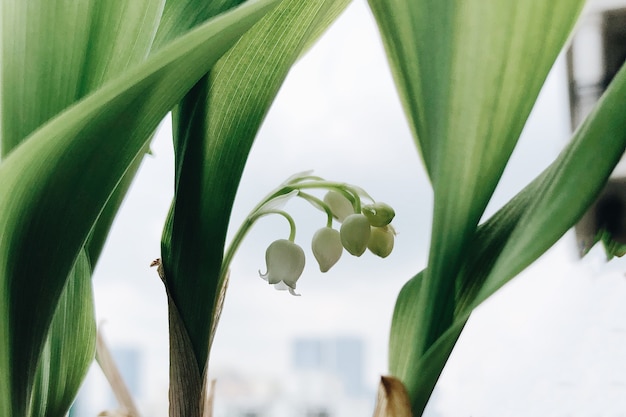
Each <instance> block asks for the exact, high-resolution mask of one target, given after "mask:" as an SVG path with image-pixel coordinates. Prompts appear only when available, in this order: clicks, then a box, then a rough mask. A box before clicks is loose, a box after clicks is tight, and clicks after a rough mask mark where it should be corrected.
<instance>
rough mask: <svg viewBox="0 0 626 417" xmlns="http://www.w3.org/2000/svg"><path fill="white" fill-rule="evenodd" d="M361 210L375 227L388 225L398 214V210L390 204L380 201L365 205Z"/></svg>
mask: <svg viewBox="0 0 626 417" xmlns="http://www.w3.org/2000/svg"><path fill="white" fill-rule="evenodd" d="M361 211H362V212H363V214H364V215H365V217H367V220H369V221H370V224H371V225H372V226H375V227H384V226H387V225H388V224H389V223H391V221H392V220H393V218H394V217H395V216H396V212H395V211H394V209H393V208H392V207H391V206H390V205H389V204H386V203H380V202H378V203H373V204H368V205H366V206H363V209H362V210H361Z"/></svg>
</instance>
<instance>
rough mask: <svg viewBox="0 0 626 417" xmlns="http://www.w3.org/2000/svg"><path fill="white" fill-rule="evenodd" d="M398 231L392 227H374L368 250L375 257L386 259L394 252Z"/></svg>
mask: <svg viewBox="0 0 626 417" xmlns="http://www.w3.org/2000/svg"><path fill="white" fill-rule="evenodd" d="M395 235H396V231H395V230H394V229H393V227H392V226H391V225H387V226H385V227H372V232H371V234H370V239H369V241H368V242H367V248H368V249H369V250H370V252H372V253H373V254H374V255H377V256H380V257H381V258H386V257H387V256H389V254H390V253H391V251H392V250H393V243H394V240H395Z"/></svg>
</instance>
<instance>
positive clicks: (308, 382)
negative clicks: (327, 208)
mask: <svg viewBox="0 0 626 417" xmlns="http://www.w3.org/2000/svg"><path fill="white" fill-rule="evenodd" d="M620 7H626V1H621V2H615V1H613V2H610V1H595V2H592V3H591V4H590V5H589V8H588V10H587V12H586V14H585V18H584V19H583V20H582V22H581V23H580V25H579V33H580V35H579V36H578V37H577V38H575V39H574V41H573V42H572V45H573V47H572V50H571V52H570V53H569V54H567V55H566V54H563V56H562V57H561V58H559V60H558V61H557V63H556V64H555V66H554V68H553V70H552V72H551V74H550V76H549V77H548V80H547V82H546V84H545V87H544V89H543V91H542V93H541V95H540V98H539V101H538V102H537V105H536V106H535V108H534V110H533V113H532V115H531V117H530V120H529V121H528V124H527V126H526V128H525V130H524V133H523V135H522V138H521V140H520V142H519V144H518V146H517V148H516V150H515V152H514V154H513V157H512V159H511V161H510V164H509V166H508V167H507V170H506V171H505V174H504V176H503V178H502V181H501V183H500V185H499V187H498V189H497V191H496V193H495V195H494V197H493V200H492V201H491V203H490V205H489V207H488V210H487V213H486V215H485V218H486V217H487V216H489V215H491V214H493V213H494V212H495V211H496V210H497V209H498V208H499V207H500V206H501V205H503V204H504V203H505V202H506V201H508V199H510V198H511V197H512V196H513V195H515V193H517V192H518V191H519V190H520V189H521V188H522V187H523V186H524V185H526V184H527V183H528V182H529V181H530V180H531V179H533V178H534V177H535V176H536V175H537V174H538V173H539V172H540V171H541V170H542V169H543V168H545V167H546V166H547V165H548V164H549V163H550V162H551V161H552V160H553V159H554V158H555V157H556V155H557V154H558V153H559V152H560V150H561V149H562V148H563V146H564V145H565V144H566V143H567V141H568V140H569V138H570V137H571V129H572V126H573V125H575V124H576V123H577V122H578V121H579V120H580V119H581V118H582V117H583V116H584V115H585V114H586V112H588V111H589V108H590V107H591V106H592V104H593V103H594V102H595V100H596V99H597V98H598V97H599V94H600V93H601V91H602V89H603V88H604V87H605V86H606V83H607V81H608V79H609V77H610V76H611V71H613V69H614V68H616V65H617V66H619V65H621V62H623V61H624V46H625V45H626V40H625V39H626V23H624V22H626V20H625V19H624V16H626V12H624V10H623V9H620ZM607 10H608V11H609V12H607ZM620 37H621V38H620ZM620 45H621V46H620ZM620 48H621V49H620ZM620 54H621V58H620ZM619 59H621V61H620V62H618V63H617V64H616V62H617V61H619ZM570 115H571V117H570ZM170 130H171V125H170V121H169V120H165V121H164V122H163V124H162V126H161V128H160V131H159V134H158V135H157V136H156V138H155V140H154V142H153V144H152V149H153V153H154V156H150V157H147V158H146V159H145V161H144V163H143V167H142V169H141V171H140V173H139V175H138V176H137V178H136V180H135V183H134V185H133V187H132V189H131V191H130V193H129V195H128V197H127V199H126V201H125V203H124V205H123V207H122V210H121V212H120V214H119V216H118V218H117V219H116V222H115V224H114V227H113V230H112V232H111V235H110V238H109V240H108V242H107V245H106V248H105V251H104V253H103V255H102V258H101V260H100V263H99V264H98V267H97V269H96V274H95V278H94V287H95V297H96V309H97V317H98V320H99V322H100V323H101V324H100V329H101V331H102V332H103V334H104V337H105V338H106V340H107V341H108V343H109V345H110V347H111V350H112V351H113V354H114V356H115V358H116V359H117V361H118V364H119V366H120V368H121V370H122V373H123V374H124V375H125V378H126V381H127V383H128V385H129V387H130V389H131V391H132V392H133V394H134V395H135V397H136V399H137V402H138V405H139V408H140V410H141V412H142V414H143V415H145V416H155V417H159V416H166V415H167V410H168V406H167V390H168V366H169V365H168V364H169V362H168V336H167V309H166V305H167V304H166V297H165V293H164V289H163V286H162V284H161V282H160V280H159V278H158V276H157V274H156V271H155V270H154V269H151V268H149V265H150V262H151V261H152V260H153V259H154V258H157V257H159V253H160V249H159V245H160V235H161V230H162V227H163V223H164V219H165V217H166V213H167V210H168V208H169V204H170V201H171V198H172V194H173V151H172V145H171V139H170ZM599 157H601V155H599ZM308 169H314V170H315V173H316V174H317V175H319V176H322V177H324V178H326V179H329V180H337V181H344V182H349V183H352V184H355V185H358V186H360V187H363V188H365V189H366V190H367V191H368V192H369V193H370V194H371V195H372V196H373V197H374V198H375V199H376V200H380V201H384V202H387V203H388V204H390V205H392V206H393V207H394V208H395V210H396V213H397V216H396V219H395V220H394V223H393V224H394V227H395V228H396V230H397V231H398V235H397V237H396V244H395V249H394V251H393V252H392V254H391V255H390V256H389V257H388V258H387V259H380V258H377V257H375V256H374V255H372V254H370V253H366V254H365V255H363V256H362V257H361V258H355V257H352V256H350V255H349V254H347V253H346V252H345V251H344V255H343V258H342V259H341V260H340V261H339V263H338V264H337V265H336V266H335V267H333V268H332V269H331V270H330V271H329V272H328V273H326V274H322V273H320V272H319V269H318V267H317V265H316V263H315V261H314V258H313V256H312V253H311V251H310V239H311V238H312V236H313V233H314V232H315V230H317V229H318V228H319V227H322V226H323V225H324V223H325V216H324V215H323V214H322V213H321V212H319V211H317V210H315V209H313V208H312V207H310V206H308V205H307V204H305V203H303V202H301V201H291V202H290V203H289V204H288V205H287V206H286V210H287V211H289V212H290V213H291V214H292V215H293V216H294V218H295V220H296V223H297V227H298V236H297V243H299V244H300V245H301V246H302V247H303V248H304V249H305V252H306V254H307V262H308V263H307V266H306V268H305V271H304V274H303V276H302V277H301V278H300V280H299V282H298V292H299V293H301V294H302V296H301V297H292V296H290V295H289V294H288V293H286V292H279V291H275V290H274V289H273V288H271V287H270V286H269V285H267V283H266V282H265V281H263V280H262V279H260V278H259V275H258V270H259V269H261V270H265V249H266V247H267V246H268V245H269V244H270V243H271V242H272V241H274V240H276V239H281V238H286V237H287V235H288V227H287V225H286V222H284V219H281V218H276V219H272V218H271V217H270V218H264V219H262V220H261V221H260V222H259V223H258V224H257V226H256V227H255V228H254V229H253V230H252V232H251V233H250V234H249V236H248V238H247V239H246V241H245V242H244V244H243V245H242V247H241V250H240V251H239V253H238V254H237V256H236V257H235V259H234V262H233V265H232V273H231V280H230V286H229V290H228V294H227V297H226V302H225V307H224V311H223V314H222V319H221V322H220V324H219V328H218V332H217V335H216V339H215V342H214V345H213V349H212V352H211V360H210V374H211V377H212V378H216V379H217V391H216V404H215V405H216V409H215V415H216V417H265V416H268V417H269V416H274V417H283V416H293V417H348V416H367V415H371V413H372V410H373V403H374V399H375V392H376V386H377V382H378V378H379V376H380V375H381V374H386V372H387V366H386V362H387V341H388V333H389V326H390V321H391V316H392V312H393V306H394V301H395V298H396V296H397V294H398V291H399V290H400V288H401V286H402V285H403V284H404V282H406V281H407V280H408V279H409V278H411V277H412V276H413V275H415V274H416V273H417V272H418V271H420V270H421V269H422V268H424V267H425V265H426V259H427V253H428V252H427V251H428V242H429V239H430V221H431V216H432V208H431V206H432V192H431V188H430V185H429V183H428V180H427V178H426V174H425V172H424V170H423V168H422V165H421V161H420V158H419V155H418V153H417V150H416V148H415V145H414V143H413V139H412V137H411V135H410V132H409V129H408V126H407V123H406V121H405V119H404V115H403V111H402V108H401V106H400V103H399V100H398V97H397V95H396V92H395V89H394V85H393V81H392V79H391V75H390V72H389V68H388V66H387V63H386V58H385V55H384V51H383V48H382V45H381V41H380V39H379V37H378V33H377V29H376V26H375V23H374V20H373V18H372V16H371V14H370V12H369V10H368V8H367V4H366V2H365V1H363V0H355V1H354V2H353V3H352V5H351V6H350V7H349V8H348V10H347V11H346V12H345V13H344V14H343V15H342V16H341V17H340V18H339V20H338V21H337V22H336V23H335V24H334V25H333V26H332V27H331V28H330V30H329V31H328V32H327V33H326V34H325V35H324V37H323V38H322V39H321V40H320V41H319V42H318V44H317V45H315V47H314V48H313V49H312V50H311V51H310V52H309V53H308V54H307V55H306V56H305V57H303V58H302V60H301V61H300V62H299V63H298V64H297V65H296V66H295V67H294V68H293V70H292V72H291V74H290V75H289V77H288V79H287V81H286V82H285V84H284V86H283V88H282V90H281V92H280V94H279V96H278V98H277V99H276V101H275V103H274V105H273V107H272V109H271V111H270V113H269V115H268V117H267V119H266V121H265V123H264V125H263V127H262V129H261V131H260V134H259V136H258V138H257V141H256V143H255V145H254V147H253V149H252V152H251V154H250V158H249V160H248V165H247V167H246V170H245V173H244V176H243V179H242V182H241V185H240V188H239V192H238V197H237V200H236V202H235V207H234V211H233V214H232V217H231V226H230V230H231V235H232V233H234V231H235V230H236V229H237V228H238V226H239V224H240V223H241V222H242V221H243V219H244V218H245V217H246V215H247V214H248V212H249V210H250V209H252V207H254V206H255V205H256V203H257V202H258V201H259V200H260V199H261V198H263V196H264V195H265V194H266V193H267V192H269V191H270V190H272V189H273V188H274V187H276V186H277V185H278V184H280V183H281V182H282V181H283V180H284V179H285V178H287V177H288V176H290V175H292V174H293V173H296V172H300V171H303V170H308ZM216 198H219V196H216ZM625 272H626V264H625V263H624V261H623V260H616V261H611V262H610V263H606V262H605V255H604V252H603V251H602V249H601V248H600V247H596V248H594V249H593V250H592V251H591V253H590V254H589V255H588V256H587V257H586V258H584V259H583V260H580V259H579V258H578V250H577V244H576V239H575V236H574V233H573V231H571V232H568V233H567V234H566V235H565V236H564V237H563V238H562V239H561V241H559V242H558V243H557V244H556V245H555V246H554V247H553V248H552V249H551V250H550V251H549V252H548V253H546V254H545V255H544V256H543V257H542V258H541V259H540V260H539V261H538V262H536V263H535V264H534V265H533V266H531V267H530V268H528V269H527V270H526V271H525V272H524V273H522V274H521V275H520V276H519V277H517V278H516V279H515V280H513V282H512V283H510V284H509V285H507V286H505V287H504V288H503V289H502V290H501V291H500V292H499V293H498V294H496V295H495V296H494V297H492V298H491V299H490V300H488V301H487V302H486V303H484V304H483V305H482V306H481V307H480V308H478V309H477V310H476V311H475V313H474V314H473V315H472V317H471V318H470V321H469V323H468V325H467V326H466V328H465V330H464V332H463V334H462V336H461V338H460V339H459V342H458V343H457V346H456V348H455V350H454V352H453V354H452V356H451V358H450V360H449V362H448V365H447V366H446V368H445V370H444V372H443V375H442V376H441V379H440V381H439V383H438V385H437V387H436V388H435V392H434V394H433V397H432V398H431V401H430V403H429V406H428V408H427V410H426V414H425V415H426V416H429V417H443V416H445V417H448V416H450V417H452V416H529V415H541V416H626V396H625V395H623V394H624V392H625V391H626V360H625V359H626V354H625V353H624V352H625V349H624V346H626V302H624V300H626V278H625ZM115 408H116V403H115V400H114V397H113V395H112V393H111V392H110V391H109V390H108V388H107V383H106V380H105V379H104V377H103V376H102V374H101V372H100V370H99V369H98V368H97V367H94V368H93V369H92V370H91V371H90V373H89V375H88V378H87V380H86V382H85V384H84V386H83V388H82V390H81V393H80V395H79V398H78V400H77V402H76V404H75V405H74V407H73V409H72V412H71V415H72V416H95V415H97V414H98V413H99V412H100V411H102V410H104V409H115Z"/></svg>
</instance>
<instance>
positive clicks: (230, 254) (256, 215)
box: [220, 210, 296, 279]
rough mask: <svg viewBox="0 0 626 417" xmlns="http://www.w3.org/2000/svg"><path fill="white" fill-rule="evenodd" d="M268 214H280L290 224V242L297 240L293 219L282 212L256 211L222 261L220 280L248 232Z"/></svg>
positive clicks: (243, 225)
mask: <svg viewBox="0 0 626 417" xmlns="http://www.w3.org/2000/svg"><path fill="white" fill-rule="evenodd" d="M268 214H279V215H281V216H283V217H284V218H285V219H287V221H288V222H289V241H291V242H293V241H294V240H295V238H296V223H295V222H294V221H293V218H292V217H291V216H290V215H289V214H287V213H286V212H284V211H282V210H264V211H259V210H256V213H254V212H253V214H251V215H249V216H248V217H247V218H246V220H245V221H244V222H243V224H242V225H241V227H240V228H239V230H237V233H236V234H235V237H234V238H233V240H232V242H231V243H230V246H229V247H228V250H227V251H226V254H225V255H224V259H223V260H222V268H221V269H220V279H222V277H224V276H225V274H226V273H227V271H228V267H229V266H230V263H231V261H232V260H233V257H234V256H235V253H236V252H237V249H239V245H241V242H243V239H244V238H245V237H246V235H247V234H248V231H250V229H251V228H252V226H253V225H254V223H255V222H256V221H257V220H258V219H260V218H261V217H263V216H267V215H268Z"/></svg>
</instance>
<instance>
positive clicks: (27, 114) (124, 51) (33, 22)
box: [1, 0, 162, 155]
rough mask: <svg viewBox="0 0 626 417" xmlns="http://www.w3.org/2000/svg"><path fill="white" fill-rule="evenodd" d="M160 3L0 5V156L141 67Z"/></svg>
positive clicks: (59, 0) (33, 1)
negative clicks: (118, 77) (127, 71)
mask: <svg viewBox="0 0 626 417" xmlns="http://www.w3.org/2000/svg"><path fill="white" fill-rule="evenodd" d="M160 3H162V1H161V0H159V1H153V0H133V1H128V0H108V1H97V0H83V1H71V0H29V1H21V0H6V1H3V2H2V116H1V117H2V136H1V141H2V144H1V148H2V154H3V155H6V154H8V153H9V152H10V151H11V150H12V149H13V148H14V147H15V146H17V145H18V144H19V143H20V142H21V141H22V140H23V139H24V138H26V137H27V136H28V135H29V134H31V133H32V132H33V131H34V130H36V129H37V128H38V127H39V126H41V125H42V124H43V123H45V122H46V121H48V120H49V119H51V118H52V117H54V116H55V115H57V114H58V113H60V112H61V111H63V110H65V109H66V108H67V107H69V106H70V105H71V104H73V103H74V102H76V101H78V100H79V99H80V98H82V97H84V96H85V95H86V94H88V93H90V92H91V91H93V90H95V88H97V87H99V86H100V85H102V83H103V82H104V81H106V80H109V79H111V78H113V77H114V76H116V75H119V74H121V73H122V72H123V71H124V70H125V69H127V68H129V67H130V66H132V65H134V64H137V63H139V62H141V61H142V60H143V59H144V58H145V57H146V55H147V53H148V51H149V49H150V46H151V44H152V39H153V38H154V35H155V31H156V28H157V26H158V23H159V19H160V17H161V9H162V5H161V4H160ZM59 28H63V29H62V30H59Z"/></svg>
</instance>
